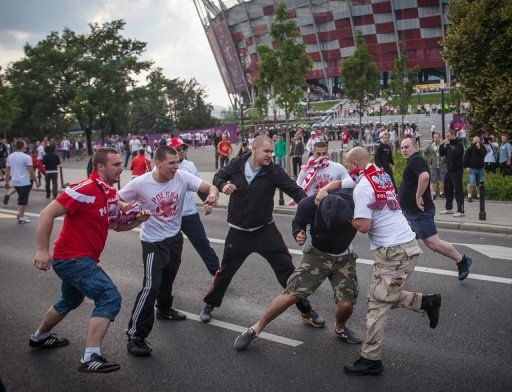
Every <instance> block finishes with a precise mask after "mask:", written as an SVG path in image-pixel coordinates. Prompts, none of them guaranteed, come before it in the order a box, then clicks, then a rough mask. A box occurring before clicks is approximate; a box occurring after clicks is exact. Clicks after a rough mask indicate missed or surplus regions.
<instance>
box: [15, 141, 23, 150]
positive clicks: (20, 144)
mask: <svg viewBox="0 0 512 392" xmlns="http://www.w3.org/2000/svg"><path fill="white" fill-rule="evenodd" d="M14 149H15V150H16V151H23V150H24V149H25V142H24V141H23V140H18V141H17V142H16V144H15V145H14Z"/></svg>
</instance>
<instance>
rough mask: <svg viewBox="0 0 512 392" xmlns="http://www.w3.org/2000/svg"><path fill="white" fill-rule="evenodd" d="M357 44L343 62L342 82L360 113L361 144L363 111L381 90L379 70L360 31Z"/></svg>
mask: <svg viewBox="0 0 512 392" xmlns="http://www.w3.org/2000/svg"><path fill="white" fill-rule="evenodd" d="M356 46H357V49H356V50H355V52H354V53H353V54H352V55H351V56H349V57H348V58H346V59H345V60H343V62H342V63H341V82H342V84H343V87H344V88H345V94H346V95H347V97H348V99H349V100H350V101H352V103H353V104H354V105H355V107H356V110H357V111H358V113H359V144H362V143H363V132H362V129H361V121H362V116H363V111H364V110H365V109H367V108H368V107H369V106H370V104H371V103H372V102H373V101H374V100H375V97H376V96H377V94H378V92H379V71H378V67H377V63H375V61H373V59H372V56H371V54H370V52H369V51H368V47H367V46H366V42H365V41H364V39H363V37H362V34H361V33H360V32H357V34H356Z"/></svg>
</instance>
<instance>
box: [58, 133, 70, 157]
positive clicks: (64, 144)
mask: <svg viewBox="0 0 512 392" xmlns="http://www.w3.org/2000/svg"><path fill="white" fill-rule="evenodd" d="M60 148H61V150H62V161H65V160H66V159H69V150H70V148H71V142H70V141H69V139H68V138H67V136H63V137H62V141H61V143H60Z"/></svg>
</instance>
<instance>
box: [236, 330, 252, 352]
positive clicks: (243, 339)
mask: <svg viewBox="0 0 512 392" xmlns="http://www.w3.org/2000/svg"><path fill="white" fill-rule="evenodd" d="M257 337H258V334H257V333H256V331H255V330H254V329H252V328H249V329H248V330H247V331H245V332H244V333H243V334H241V335H240V336H239V337H237V338H236V340H235V348H236V350H237V351H242V350H245V349H246V348H248V347H249V345H250V344H251V342H252V341H253V340H254V339H256V338H257Z"/></svg>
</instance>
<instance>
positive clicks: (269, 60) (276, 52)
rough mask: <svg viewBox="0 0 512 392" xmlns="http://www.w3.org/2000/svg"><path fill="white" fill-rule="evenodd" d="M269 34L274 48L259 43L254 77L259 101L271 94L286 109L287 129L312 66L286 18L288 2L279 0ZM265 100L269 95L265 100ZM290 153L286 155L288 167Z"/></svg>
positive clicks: (297, 107)
mask: <svg viewBox="0 0 512 392" xmlns="http://www.w3.org/2000/svg"><path fill="white" fill-rule="evenodd" d="M270 35H271V37H272V41H273V48H270V47H268V46H265V45H258V47H257V48H256V50H257V51H258V54H259V56H260V65H259V72H258V75H257V77H256V79H255V85H256V87H257V89H258V96H259V97H260V98H259V100H260V101H259V102H260V104H261V100H262V99H263V98H261V97H265V96H266V94H268V93H269V94H270V95H271V96H272V97H273V98H274V99H275V102H276V104H277V106H278V107H280V108H281V109H283V110H284V114H285V119H286V129H287V130H288V129H289V127H288V122H289V119H290V116H291V114H293V113H299V111H300V101H301V99H302V98H303V96H304V94H303V92H302V90H301V87H302V86H304V84H306V74H307V72H308V71H309V70H311V68H312V67H313V62H312V61H311V58H310V57H309V55H308V54H307V53H306V46H305V45H304V44H303V43H300V42H299V38H300V33H299V30H298V28H297V24H296V23H295V21H293V20H287V18H286V6H285V4H284V2H283V1H280V2H279V4H278V5H277V7H276V10H275V19H274V21H273V22H272V26H271V29H270ZM263 102H266V98H265V101H263ZM286 144H287V145H288V146H289V145H290V133H289V132H288V131H287V132H286ZM290 166H291V165H290V157H289V155H287V165H286V167H287V168H288V170H289V169H290Z"/></svg>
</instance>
